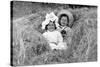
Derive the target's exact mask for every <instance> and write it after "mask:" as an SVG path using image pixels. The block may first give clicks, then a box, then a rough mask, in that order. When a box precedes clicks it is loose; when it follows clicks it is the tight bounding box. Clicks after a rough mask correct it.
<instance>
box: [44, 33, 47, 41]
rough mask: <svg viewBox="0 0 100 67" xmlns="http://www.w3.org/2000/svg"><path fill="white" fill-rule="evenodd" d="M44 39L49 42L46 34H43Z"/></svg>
mask: <svg viewBox="0 0 100 67" xmlns="http://www.w3.org/2000/svg"><path fill="white" fill-rule="evenodd" d="M43 37H44V38H45V40H47V37H46V32H45V33H43Z"/></svg>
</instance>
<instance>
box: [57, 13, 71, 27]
mask: <svg viewBox="0 0 100 67" xmlns="http://www.w3.org/2000/svg"><path fill="white" fill-rule="evenodd" d="M62 17H66V18H67V22H68V23H67V25H66V26H68V27H69V17H68V16H67V15H66V14H62V15H61V16H60V17H59V20H58V24H59V25H61V22H60V20H61V18H62Z"/></svg>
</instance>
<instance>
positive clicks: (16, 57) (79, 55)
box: [11, 2, 97, 66]
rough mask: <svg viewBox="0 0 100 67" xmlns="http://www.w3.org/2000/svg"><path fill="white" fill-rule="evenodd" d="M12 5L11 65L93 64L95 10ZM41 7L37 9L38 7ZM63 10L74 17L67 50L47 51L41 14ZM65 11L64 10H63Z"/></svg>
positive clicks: (95, 51)
mask: <svg viewBox="0 0 100 67" xmlns="http://www.w3.org/2000/svg"><path fill="white" fill-rule="evenodd" d="M34 5H36V4H32V3H29V4H28V3H23V4H22V3H16V2H15V3H14V7H13V12H14V15H13V20H12V23H13V42H12V45H13V48H12V49H13V55H12V56H11V57H13V63H12V64H13V65H15V66H16V65H40V64H55V63H73V62H87V61H97V8H92V7H91V8H77V9H71V8H70V7H69V8H68V7H67V5H60V6H59V5H56V6H55V7H52V6H50V5H48V6H45V7H43V5H41V4H39V5H37V7H36V6H34ZM40 5H41V6H40ZM65 7H67V8H68V10H70V11H71V12H72V13H73V15H74V18H75V21H74V22H73V26H72V30H73V32H74V33H73V34H74V35H73V36H72V43H71V44H70V45H71V47H70V48H68V50H67V51H51V50H50V47H49V46H48V43H47V42H46V41H45V39H44V38H43V36H42V34H41V33H43V30H42V29H41V23H42V21H43V20H44V17H45V14H46V13H48V12H51V11H57V10H60V9H63V8H65ZM67 8H66V9H67Z"/></svg>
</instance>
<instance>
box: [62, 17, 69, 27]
mask: <svg viewBox="0 0 100 67" xmlns="http://www.w3.org/2000/svg"><path fill="white" fill-rule="evenodd" d="M60 23H61V26H66V25H67V23H68V19H67V17H66V16H62V17H61V20H60Z"/></svg>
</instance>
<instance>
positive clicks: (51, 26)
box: [47, 21, 55, 31]
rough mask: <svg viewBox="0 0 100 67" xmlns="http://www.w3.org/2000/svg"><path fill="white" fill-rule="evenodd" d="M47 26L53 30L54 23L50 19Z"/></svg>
mask: <svg viewBox="0 0 100 67" xmlns="http://www.w3.org/2000/svg"><path fill="white" fill-rule="evenodd" d="M47 28H48V30H49V31H53V30H55V25H54V23H53V22H52V21H50V23H49V24H48V26H47Z"/></svg>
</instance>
